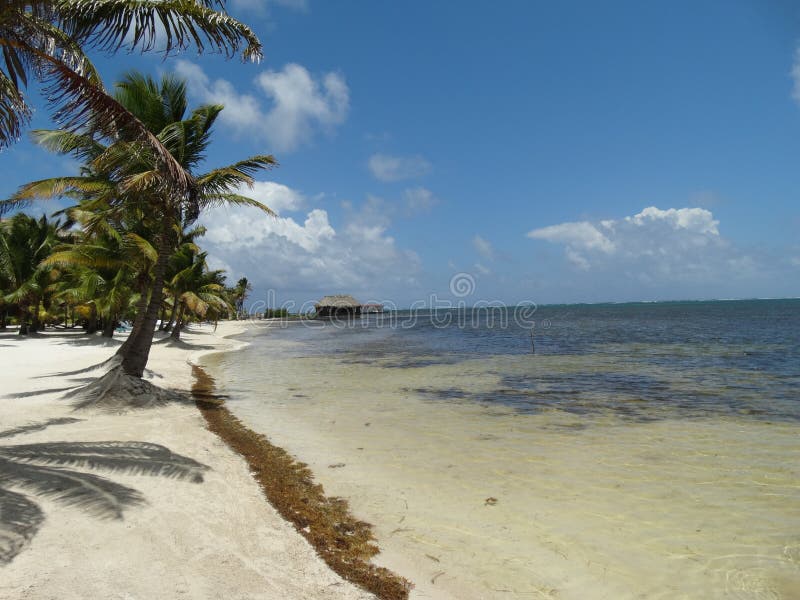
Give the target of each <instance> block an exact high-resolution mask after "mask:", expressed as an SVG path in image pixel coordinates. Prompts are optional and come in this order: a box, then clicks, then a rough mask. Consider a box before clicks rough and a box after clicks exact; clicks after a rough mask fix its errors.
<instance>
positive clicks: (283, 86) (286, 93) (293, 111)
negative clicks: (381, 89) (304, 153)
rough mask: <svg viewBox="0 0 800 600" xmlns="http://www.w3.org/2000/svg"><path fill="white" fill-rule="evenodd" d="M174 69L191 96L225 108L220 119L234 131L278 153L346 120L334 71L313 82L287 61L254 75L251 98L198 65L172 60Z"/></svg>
mask: <svg viewBox="0 0 800 600" xmlns="http://www.w3.org/2000/svg"><path fill="white" fill-rule="evenodd" d="M175 71H176V72H177V73H178V74H179V75H181V76H182V77H184V78H185V79H186V81H187V85H188V88H189V91H190V93H192V94H193V95H195V96H197V97H199V98H200V99H202V100H203V101H204V102H209V103H210V102H213V103H218V104H223V105H225V110H224V111H222V114H221V116H220V119H221V120H222V121H223V122H225V123H227V124H228V125H229V126H230V127H231V128H232V129H233V130H234V131H237V132H239V133H247V134H248V135H251V136H252V135H260V136H263V137H264V138H265V140H266V142H267V143H268V145H270V147H272V148H274V149H275V150H277V151H283V152H289V151H292V150H295V149H296V148H298V147H299V146H301V145H303V144H307V143H309V142H310V141H311V140H312V139H313V137H314V135H315V134H317V133H318V132H326V133H331V132H332V131H333V130H334V129H335V127H336V126H337V125H340V124H341V123H343V122H344V121H345V120H346V119H347V113H348V111H349V106H350V90H349V88H348V87H347V82H346V81H345V79H344V77H343V76H342V75H340V74H339V73H326V74H325V75H323V76H322V77H321V78H314V77H313V76H312V75H311V74H310V73H309V72H308V70H307V69H306V68H305V67H303V66H302V65H298V64H295V63H290V64H287V65H286V66H285V67H284V68H283V69H282V70H280V71H273V70H267V71H264V72H262V73H261V74H259V75H258V77H256V80H255V87H256V90H255V91H256V92H258V95H255V94H254V93H243V92H240V91H239V90H237V89H236V88H235V87H234V86H233V84H231V82H229V81H227V80H225V79H216V80H213V81H212V80H211V79H210V78H209V77H208V75H206V73H205V72H204V71H203V69H202V68H201V67H200V66H198V65H196V64H194V63H191V62H188V61H185V60H178V61H177V62H176V66H175ZM262 97H263V98H264V99H266V101H267V107H266V108H264V107H263V106H262V103H261V98H262Z"/></svg>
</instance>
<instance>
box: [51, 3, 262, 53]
mask: <svg viewBox="0 0 800 600" xmlns="http://www.w3.org/2000/svg"><path fill="white" fill-rule="evenodd" d="M220 5H221V4H220ZM57 6H58V10H59V15H60V17H61V19H62V20H63V21H62V22H63V25H64V29H65V30H66V31H68V32H70V33H71V34H73V35H74V36H76V37H77V38H78V39H85V40H86V41H87V43H88V44H90V45H93V46H95V47H97V48H101V49H104V50H109V51H116V50H118V49H119V48H121V47H122V46H123V45H125V44H126V43H128V42H130V45H131V47H132V48H133V49H140V50H141V51H143V52H144V51H149V50H152V49H154V48H155V47H156V45H157V44H159V43H161V45H160V46H159V48H160V49H163V51H164V53H165V54H166V55H169V54H172V53H173V52H180V51H183V50H186V49H187V48H189V47H190V46H191V45H194V46H196V47H197V50H198V51H200V52H203V51H204V50H205V48H206V46H208V47H209V48H210V49H211V50H212V51H216V52H220V53H223V54H225V55H226V56H228V57H231V56H233V55H235V54H237V53H238V52H239V50H240V49H241V50H242V58H243V59H244V60H253V61H259V60H261V58H262V56H263V55H262V47H261V42H260V41H259V39H258V37H257V36H256V35H255V33H253V31H252V30H251V29H250V28H249V27H247V26H246V25H244V24H243V23H240V22H239V21H237V20H236V19H234V18H232V17H230V16H228V15H226V14H224V13H222V12H218V11H215V10H213V9H212V8H211V6H212V3H211V2H208V1H196V0H94V1H93V2H74V1H66V0H61V1H60V2H58V4H57ZM162 36H163V37H165V38H166V39H163V38H162Z"/></svg>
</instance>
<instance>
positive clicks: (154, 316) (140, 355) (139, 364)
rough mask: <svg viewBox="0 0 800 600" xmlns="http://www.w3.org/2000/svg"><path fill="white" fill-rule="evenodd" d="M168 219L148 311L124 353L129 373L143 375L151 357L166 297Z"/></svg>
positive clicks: (155, 269) (160, 241) (155, 268)
mask: <svg viewBox="0 0 800 600" xmlns="http://www.w3.org/2000/svg"><path fill="white" fill-rule="evenodd" d="M167 221H168V219H165V220H164V225H163V226H164V229H163V230H162V232H161V235H159V237H158V260H157V261H156V264H155V266H154V267H153V284H152V291H151V293H150V302H149V303H148V305H147V311H146V312H145V313H144V318H143V319H142V324H141V326H140V328H139V331H138V332H137V334H136V335H135V336H134V334H133V332H131V337H129V338H128V341H129V345H128V348H127V349H126V351H125V353H124V354H123V355H122V369H123V371H125V373H126V374H127V375H131V376H133V377H141V376H142V374H143V373H144V368H145V367H146V366H147V359H148V358H149V357H150V347H151V346H152V345H153V334H154V333H155V328H156V321H158V313H159V311H160V310H161V303H162V301H163V299H164V274H165V273H166V271H167V263H168V262H169V259H170V254H171V252H170V247H169V243H168V242H167V239H168V238H167V236H168V232H169V223H168V222H167Z"/></svg>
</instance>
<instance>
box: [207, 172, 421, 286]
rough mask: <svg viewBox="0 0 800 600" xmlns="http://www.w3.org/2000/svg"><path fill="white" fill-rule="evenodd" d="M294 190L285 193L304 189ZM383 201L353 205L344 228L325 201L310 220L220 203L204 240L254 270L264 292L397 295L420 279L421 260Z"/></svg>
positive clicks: (236, 268)
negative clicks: (394, 227)
mask: <svg viewBox="0 0 800 600" xmlns="http://www.w3.org/2000/svg"><path fill="white" fill-rule="evenodd" d="M276 185H277V184H276ZM283 187H285V186H283ZM274 189H275V188H273V191H274ZM287 190H288V194H287V192H286V191H285V190H280V192H279V194H278V196H285V197H302V196H301V195H300V194H299V193H298V192H296V191H294V190H291V189H290V188H287ZM380 202H381V201H380V200H378V199H368V200H367V201H366V202H365V203H364V204H363V206H360V207H354V208H352V210H350V211H347V210H346V214H345V222H344V224H343V225H342V226H340V227H337V228H334V227H333V225H332V224H331V222H330V219H329V215H328V212H327V211H326V210H323V209H321V208H313V209H311V210H309V211H308V213H307V215H306V217H305V219H304V220H303V221H302V222H300V221H299V220H295V219H294V218H291V217H268V216H266V215H263V214H259V213H258V211H256V210H255V209H252V208H248V207H229V208H218V209H214V210H211V211H209V212H208V213H207V214H205V215H204V216H203V218H202V221H203V224H205V225H206V227H207V228H208V233H207V234H206V237H205V240H204V247H207V248H208V250H209V253H210V256H211V257H212V259H213V260H214V261H215V264H226V265H229V266H230V268H229V272H230V276H231V278H236V277H239V276H242V275H246V276H247V277H248V278H250V279H251V280H252V281H253V283H254V286H255V287H256V288H257V289H258V290H261V291H262V292H263V291H265V290H267V289H275V290H278V291H279V292H280V293H291V294H293V298H294V299H295V300H297V301H305V300H308V299H312V298H314V296H315V295H319V294H323V293H337V292H342V293H353V294H356V295H361V296H364V298H370V299H378V300H382V299H391V298H392V295H393V294H397V293H398V292H402V291H405V290H407V289H408V288H409V287H412V286H416V285H418V284H417V283H416V279H415V278H416V274H417V272H418V270H419V267H420V260H419V257H418V256H417V255H416V254H415V253H414V252H413V251H410V250H403V249H401V248H398V246H397V244H396V242H395V239H394V238H393V237H392V236H391V235H389V234H388V227H389V224H390V223H389V220H388V218H387V217H386V216H385V214H383V213H382V212H381V211H380Z"/></svg>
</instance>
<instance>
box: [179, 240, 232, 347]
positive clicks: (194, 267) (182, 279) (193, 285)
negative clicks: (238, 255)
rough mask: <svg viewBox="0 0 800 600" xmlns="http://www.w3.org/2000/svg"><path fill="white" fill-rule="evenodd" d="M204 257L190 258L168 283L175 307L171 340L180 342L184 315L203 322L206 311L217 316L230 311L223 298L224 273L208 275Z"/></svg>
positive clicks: (200, 253) (192, 255)
mask: <svg viewBox="0 0 800 600" xmlns="http://www.w3.org/2000/svg"><path fill="white" fill-rule="evenodd" d="M207 256H208V253H207V252H199V253H193V254H190V255H189V256H188V259H189V263H188V264H187V265H186V266H185V268H183V269H182V270H180V271H179V272H178V273H176V274H175V276H174V277H173V278H172V281H170V282H169V286H170V288H171V289H172V293H173V296H174V298H175V303H176V306H177V315H176V316H175V325H174V326H173V328H172V334H171V337H172V339H175V340H177V339H180V335H181V330H182V329H183V326H184V323H185V321H186V320H187V318H186V317H187V313H190V314H191V315H194V316H196V317H199V318H201V319H202V318H205V316H206V315H207V314H208V312H209V309H211V310H212V312H213V313H215V314H220V313H222V312H223V311H225V310H226V309H230V308H232V307H231V306H230V305H229V304H228V303H227V301H226V300H225V297H224V291H225V286H224V283H223V282H224V277H222V273H223V272H222V271H209V270H208V266H207V265H206V257H207Z"/></svg>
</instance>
